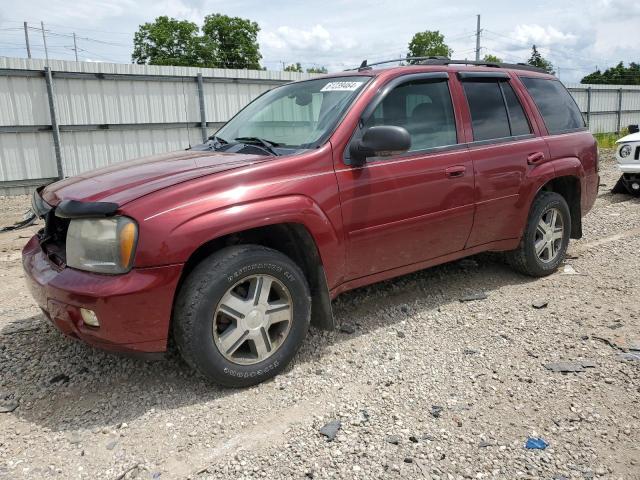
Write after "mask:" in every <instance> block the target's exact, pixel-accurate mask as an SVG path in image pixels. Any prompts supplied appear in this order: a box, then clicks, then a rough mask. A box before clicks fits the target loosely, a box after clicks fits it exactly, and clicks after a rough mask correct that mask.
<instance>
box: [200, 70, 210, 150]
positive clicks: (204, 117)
mask: <svg viewBox="0 0 640 480" xmlns="http://www.w3.org/2000/svg"><path fill="white" fill-rule="evenodd" d="M198 100H199V101H200V130H201V131H202V142H203V143H204V142H206V141H207V138H208V137H209V135H208V134H207V112H206V110H205V107H204V81H203V80H202V73H198Z"/></svg>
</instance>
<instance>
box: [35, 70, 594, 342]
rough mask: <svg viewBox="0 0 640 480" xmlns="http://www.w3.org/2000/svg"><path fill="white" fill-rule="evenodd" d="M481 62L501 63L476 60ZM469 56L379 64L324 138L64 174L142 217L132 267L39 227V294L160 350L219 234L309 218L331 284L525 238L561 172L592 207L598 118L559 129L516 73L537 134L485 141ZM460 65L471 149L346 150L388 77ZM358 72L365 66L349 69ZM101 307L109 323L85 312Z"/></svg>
mask: <svg viewBox="0 0 640 480" xmlns="http://www.w3.org/2000/svg"><path fill="white" fill-rule="evenodd" d="M472 68H473V70H475V71H478V70H487V71H495V70H493V69H490V68H482V67H472ZM465 69H469V67H453V66H451V67H442V66H437V67H435V66H431V67H430V66H424V67H421V66H409V67H399V68H393V69H388V70H379V71H368V72H363V73H362V75H369V76H373V77H374V78H373V79H372V81H371V82H369V84H368V85H367V86H366V87H365V89H364V91H363V92H362V93H361V94H360V96H359V97H358V98H357V100H356V101H355V102H354V104H353V105H352V107H351V108H350V110H349V111H348V113H347V114H346V116H345V117H344V119H343V121H342V122H341V124H340V125H339V126H338V127H337V129H336V131H335V132H334V133H333V135H332V136H331V138H330V140H329V141H328V142H327V143H326V144H324V145H323V146H322V147H320V148H318V149H315V150H312V151H308V152H305V153H303V154H299V155H292V156H285V157H264V156H250V155H239V154H225V153H217V152H194V151H188V152H177V153H172V154H167V155H160V156H155V157H151V158H147V159H142V160H138V161H136V162H129V163H127V164H120V165H115V166H113V167H109V168H107V169H103V170H97V171H94V172H89V173H88V174H84V175H81V176H79V177H74V178H70V179H66V180H64V181H61V182H57V183H55V184H53V185H50V186H49V187H47V188H46V189H45V190H44V192H43V198H44V200H45V201H46V202H48V203H49V204H51V205H56V204H57V203H59V202H60V201H61V200H62V199H76V200H85V201H109V202H115V203H118V204H119V205H120V209H119V213H121V214H123V215H127V216H130V217H132V218H134V219H136V220H137V222H138V224H139V241H138V246H137V251H136V256H135V264H134V268H133V270H132V271H131V272H129V273H127V274H124V275H118V276H107V275H101V274H95V273H88V272H82V271H78V270H74V269H71V268H63V269H59V268H58V267H56V266H55V265H53V264H51V263H50V262H49V260H48V259H47V258H46V257H45V255H44V254H43V252H42V250H41V248H40V246H39V244H38V241H37V239H36V238H35V237H34V238H33V239H31V240H30V241H29V243H27V245H26V247H25V248H24V251H23V264H24V268H25V271H26V273H27V278H28V282H29V284H30V289H31V291H32V293H33V295H34V297H35V298H36V300H37V302H38V304H39V305H40V306H41V307H42V308H43V309H44V310H45V311H46V312H47V314H48V315H49V316H50V318H51V319H52V321H53V322H54V323H55V324H56V325H57V326H58V328H60V330H62V331H63V332H64V333H66V334H69V335H71V336H74V337H77V338H81V339H82V340H85V341H87V342H89V343H91V344H94V345H96V346H99V347H102V348H108V349H113V350H123V351H138V352H160V351H163V350H164V349H165V348H166V343H167V338H168V334H169V324H170V318H171V309H172V304H173V299H174V296H175V293H176V289H177V286H178V282H179V280H180V276H181V274H182V269H183V266H184V264H185V262H187V260H188V259H189V257H190V256H191V255H192V254H193V252H194V251H195V250H196V249H197V248H198V247H199V246H201V245H203V244H205V243H206V242H208V241H210V240H212V239H215V238H218V237H221V236H224V235H227V234H231V233H234V232H240V231H243V230H246V229H250V228H254V227H259V226H265V225H273V224H278V223H297V224H301V225H304V226H305V227H306V229H307V230H308V231H309V233H310V234H311V235H312V237H313V239H314V240H315V243H316V245H317V247H318V251H319V253H320V257H321V261H322V264H323V267H324V270H325V273H326V277H327V283H328V286H329V290H330V295H331V297H335V296H336V295H338V294H339V293H341V292H344V291H346V290H349V289H352V288H356V287H359V286H362V285H366V284H369V283H373V282H377V281H380V280H384V279H387V278H391V277H394V276H397V275H402V274H405V273H408V272H411V271H415V270H419V269H422V268H425V267H428V266H432V265H435V264H439V263H444V262H447V261H451V260H454V259H457V258H461V257H464V256H467V255H472V254H475V253H478V252H481V251H487V250H510V249H514V248H516V247H517V245H518V243H519V241H520V237H521V235H522V233H523V230H524V227H525V223H526V219H527V215H528V212H529V207H530V205H531V202H532V200H533V198H534V197H535V195H536V193H537V192H538V191H539V190H540V189H541V188H542V187H543V186H544V185H545V184H546V183H547V182H548V181H549V180H552V179H554V178H556V177H561V176H572V177H576V178H578V179H579V181H580V186H581V214H582V215H584V214H585V213H586V212H587V211H589V209H590V208H591V207H592V205H593V203H594V201H595V198H596V195H597V189H598V174H597V150H596V145H595V141H594V139H593V137H592V135H591V134H590V133H589V132H588V131H579V132H574V133H567V134H563V135H549V134H548V132H547V130H546V128H545V125H544V122H543V120H542V118H541V116H540V114H539V112H538V110H537V109H536V107H535V105H534V103H533V102H532V100H531V99H530V98H529V96H528V95H527V93H526V90H525V88H524V86H523V85H522V84H521V83H520V81H519V79H518V76H519V75H522V74H526V75H527V76H531V75H536V74H534V73H531V72H526V73H523V72H521V71H516V70H513V71H510V70H506V71H507V72H509V75H510V76H511V84H512V86H513V88H514V90H515V91H516V93H517V95H518V97H519V98H520V101H521V103H522V104H523V107H524V108H525V110H526V111H527V116H528V117H529V120H530V122H531V124H532V129H533V132H534V136H533V137H531V138H527V139H524V140H517V141H511V142H506V143H498V144H487V143H483V144H474V143H472V141H473V138H472V130H471V120H470V113H469V109H468V106H467V103H466V98H465V96H464V93H463V91H462V87H461V85H460V83H459V81H458V79H457V78H456V75H455V74H454V73H455V72H456V71H458V70H465ZM443 70H444V71H447V72H450V73H451V75H450V79H449V85H450V90H451V94H452V99H453V105H454V111H455V115H456V126H457V130H458V139H459V140H458V141H459V143H461V144H464V145H463V146H462V147H461V148H458V149H455V150H448V151H443V152H439V153H428V154H425V153H418V152H416V153H415V154H411V155H403V156H401V157H398V158H391V159H388V160H386V161H384V162H374V163H369V164H366V165H365V166H363V167H351V166H349V165H346V164H345V162H344V161H343V158H344V153H345V149H346V148H347V145H348V143H349V140H350V138H351V136H352V134H353V132H354V129H355V128H356V126H357V122H358V120H359V118H360V115H361V113H362V111H363V109H364V108H365V107H366V105H367V104H368V103H369V101H370V100H371V99H372V98H373V97H374V95H375V94H376V92H377V91H378V89H379V88H380V87H381V86H382V85H384V84H386V83H387V82H388V81H390V80H392V79H393V78H395V77H397V76H400V75H405V74H410V73H418V72H429V71H443ZM345 75H354V73H353V72H348V73H347V74H345ZM79 307H86V308H90V309H92V310H94V311H96V313H97V314H98V316H99V318H100V320H101V327H100V328H97V329H96V328H92V327H89V326H86V325H84V324H83V322H82V320H81V317H80V315H79Z"/></svg>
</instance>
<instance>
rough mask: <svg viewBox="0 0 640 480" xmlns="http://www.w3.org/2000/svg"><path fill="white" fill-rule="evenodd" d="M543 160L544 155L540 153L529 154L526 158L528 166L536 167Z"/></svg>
mask: <svg viewBox="0 0 640 480" xmlns="http://www.w3.org/2000/svg"><path fill="white" fill-rule="evenodd" d="M543 160H544V153H542V152H534V153H530V154H529V155H528V156H527V163H528V164H529V165H537V164H538V163H540V162H542V161H543Z"/></svg>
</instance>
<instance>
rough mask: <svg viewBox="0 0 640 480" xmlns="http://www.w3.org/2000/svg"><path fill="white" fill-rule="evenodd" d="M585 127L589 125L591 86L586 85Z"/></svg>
mask: <svg viewBox="0 0 640 480" xmlns="http://www.w3.org/2000/svg"><path fill="white" fill-rule="evenodd" d="M587 127H591V87H587Z"/></svg>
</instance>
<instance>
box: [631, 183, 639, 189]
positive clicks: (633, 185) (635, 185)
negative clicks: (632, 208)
mask: <svg viewBox="0 0 640 480" xmlns="http://www.w3.org/2000/svg"><path fill="white" fill-rule="evenodd" d="M631 188H633V189H634V190H640V184H639V183H638V182H633V183H632V184H631Z"/></svg>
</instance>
